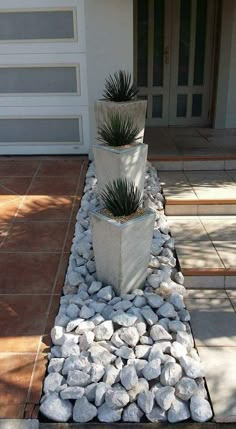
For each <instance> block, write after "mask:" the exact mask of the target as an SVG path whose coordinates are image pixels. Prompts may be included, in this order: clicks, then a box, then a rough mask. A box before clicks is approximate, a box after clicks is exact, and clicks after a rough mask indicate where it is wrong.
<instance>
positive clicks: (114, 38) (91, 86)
mask: <svg viewBox="0 0 236 429" xmlns="http://www.w3.org/2000/svg"><path fill="white" fill-rule="evenodd" d="M85 25H86V48H87V49H86V50H87V70H88V82H87V83H88V97H89V118H90V136H91V137H90V138H91V146H92V144H93V143H94V141H95V137H96V125H95V117H94V102H95V100H96V99H99V98H102V92H103V89H104V81H105V78H106V77H107V76H108V75H109V74H110V73H114V72H115V71H117V70H120V69H124V70H129V71H130V72H131V73H132V72H133V0H85Z"/></svg>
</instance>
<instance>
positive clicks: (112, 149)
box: [92, 143, 147, 153]
mask: <svg viewBox="0 0 236 429" xmlns="http://www.w3.org/2000/svg"><path fill="white" fill-rule="evenodd" d="M146 146H147V144H146V143H136V144H135V143H134V144H131V145H129V147H126V148H125V149H121V148H122V146H109V145H106V144H105V143H100V144H99V143H95V144H94V145H93V146H92V147H96V148H97V149H105V150H108V151H110V152H114V153H126V152H132V151H133V150H135V149H137V148H140V147H146ZM123 147H124V146H123Z"/></svg>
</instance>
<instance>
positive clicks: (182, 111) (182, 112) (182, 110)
mask: <svg viewBox="0 0 236 429" xmlns="http://www.w3.org/2000/svg"><path fill="white" fill-rule="evenodd" d="M187 101H188V96H187V95H186V94H179V95H178V96H177V113H176V115H177V118H185V117H186V115H187Z"/></svg>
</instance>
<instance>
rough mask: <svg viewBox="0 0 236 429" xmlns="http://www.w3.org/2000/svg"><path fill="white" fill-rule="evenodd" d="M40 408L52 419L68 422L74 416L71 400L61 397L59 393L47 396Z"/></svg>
mask: <svg viewBox="0 0 236 429" xmlns="http://www.w3.org/2000/svg"><path fill="white" fill-rule="evenodd" d="M39 409H40V412H41V413H42V414H43V415H44V416H45V417H47V418H48V419H50V420H53V421H56V422H68V420H69V419H70V418H71V417H72V409H73V406H72V404H71V402H70V401H68V400H63V399H61V398H59V396H58V394H57V393H52V394H50V395H48V396H47V397H46V398H45V400H44V401H43V402H42V403H41V405H40V408H39Z"/></svg>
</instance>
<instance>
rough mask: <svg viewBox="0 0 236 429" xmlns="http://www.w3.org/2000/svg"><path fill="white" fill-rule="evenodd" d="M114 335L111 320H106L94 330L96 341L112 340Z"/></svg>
mask: <svg viewBox="0 0 236 429" xmlns="http://www.w3.org/2000/svg"><path fill="white" fill-rule="evenodd" d="M113 333H114V328H113V323H112V321H111V320H106V321H105V322H102V323H101V324H100V325H98V326H96V328H95V329H94V334H95V339H96V341H102V340H110V338H111V337H112V335H113Z"/></svg>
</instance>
